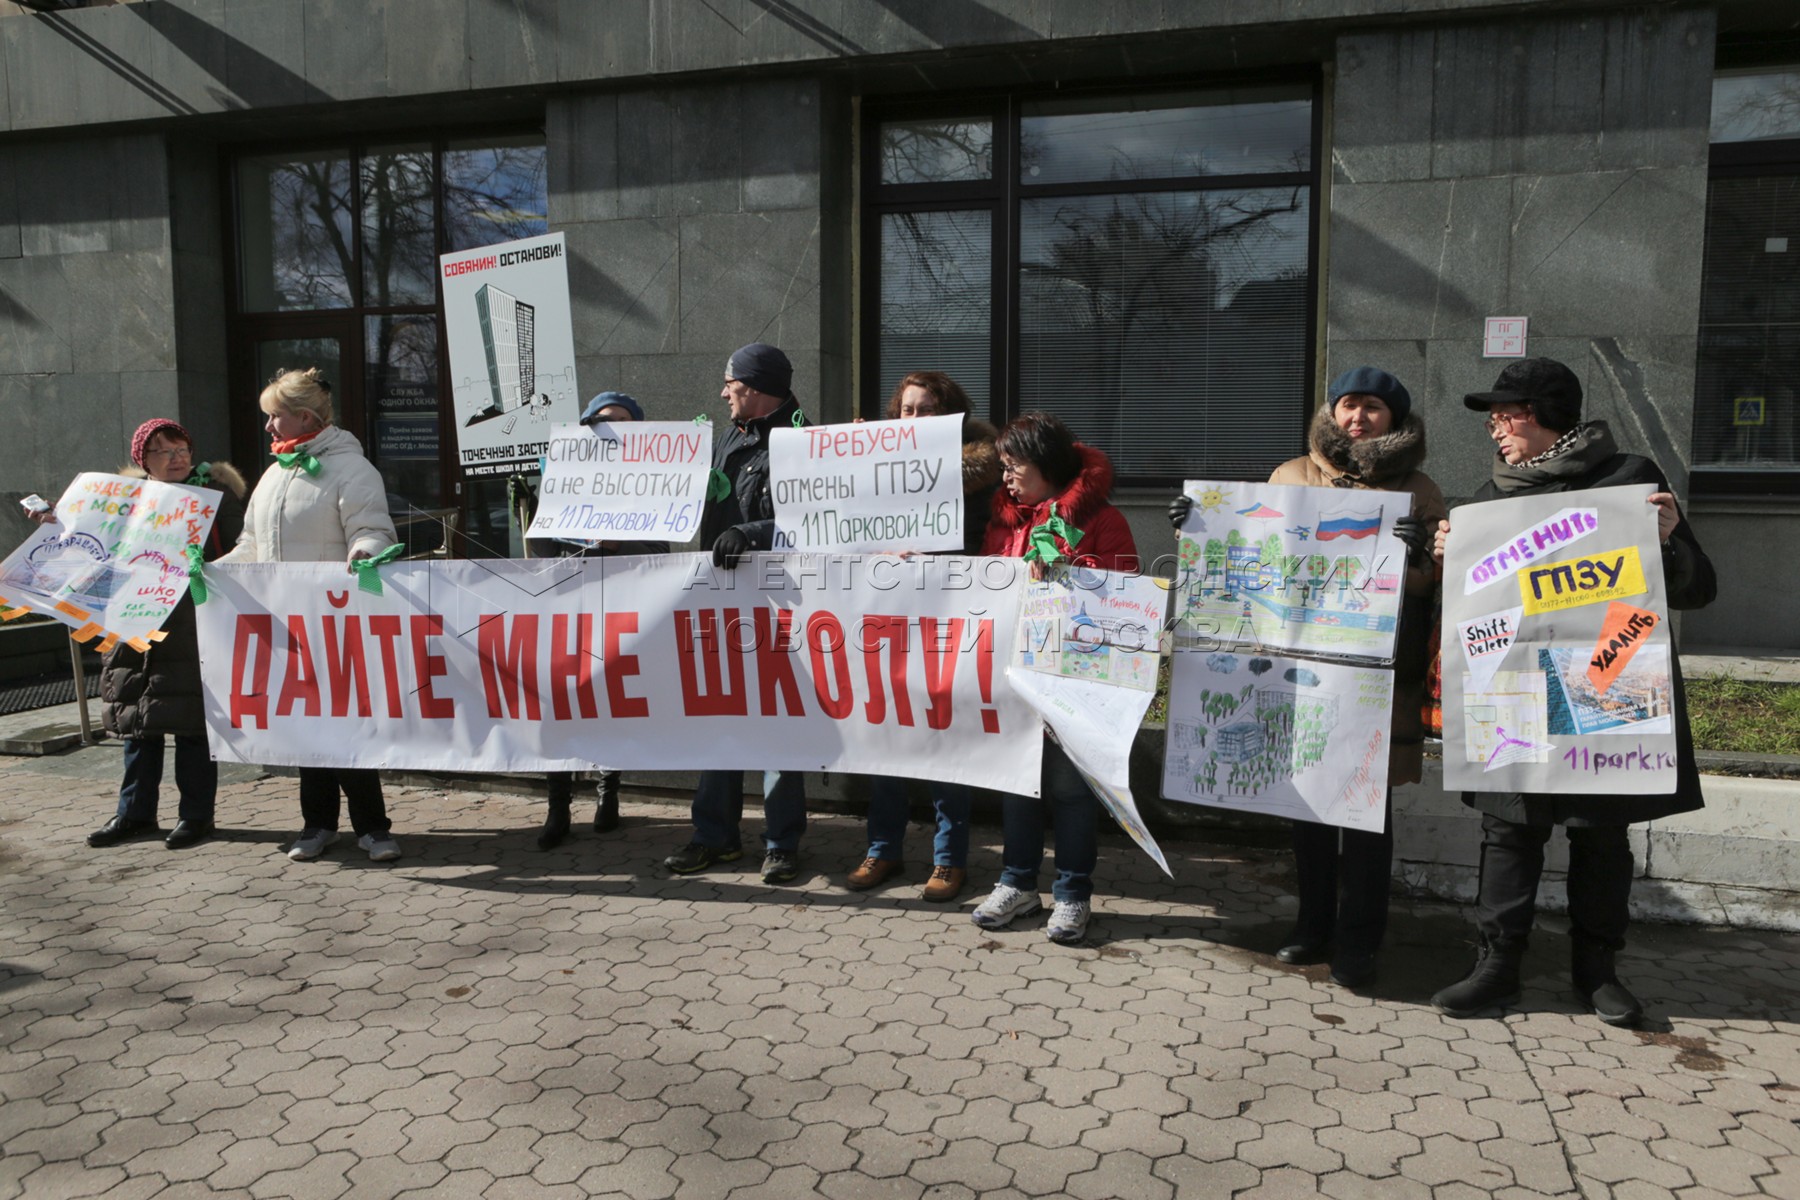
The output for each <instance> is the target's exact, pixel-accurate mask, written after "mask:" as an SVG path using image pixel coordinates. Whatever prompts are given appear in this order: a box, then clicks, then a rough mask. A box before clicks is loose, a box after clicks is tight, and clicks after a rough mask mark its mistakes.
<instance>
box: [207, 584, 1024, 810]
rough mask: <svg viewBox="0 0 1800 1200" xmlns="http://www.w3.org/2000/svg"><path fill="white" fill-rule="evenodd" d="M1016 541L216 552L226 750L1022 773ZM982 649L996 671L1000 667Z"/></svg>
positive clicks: (220, 712) (217, 746) (581, 763)
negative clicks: (793, 551)
mask: <svg viewBox="0 0 1800 1200" xmlns="http://www.w3.org/2000/svg"><path fill="white" fill-rule="evenodd" d="M1022 567H1023V564H1022V563H1021V562H1020V561H1019V560H1016V559H981V558H976V559H970V558H962V557H959V556H958V557H952V556H943V557H920V558H914V559H901V558H897V557H892V556H886V555H884V556H879V557H875V558H868V559H862V558H835V557H824V556H811V555H774V554H763V555H752V556H750V557H748V558H746V559H745V560H744V562H743V563H742V564H740V566H739V567H738V568H737V569H736V570H735V571H723V570H717V569H715V568H714V567H713V565H712V562H711V559H710V557H709V556H706V555H698V554H677V555H654V556H632V557H619V558H586V559H584V558H568V559H556V560H548V561H543V562H532V561H481V562H401V563H395V564H393V565H391V566H389V567H385V568H383V569H382V576H381V578H382V591H381V594H380V595H373V594H371V593H368V592H365V591H362V590H360V589H358V588H357V587H355V586H354V585H353V584H350V583H349V582H347V581H346V579H345V576H344V568H343V564H342V563H317V564H314V563H257V564H245V565H235V564H234V565H231V566H226V567H209V568H208V569H207V581H208V583H209V585H210V592H211V595H210V597H209V599H208V601H207V603H206V604H204V605H202V606H201V607H200V609H199V611H198V618H199V634H200V647H201V664H202V676H203V680H204V684H205V689H206V714H207V726H208V733H209V737H210V740H211V744H212V748H213V753H214V755H215V756H216V757H217V758H218V759H220V760H221V761H231V762H253V763H278V764H287V765H297V766H335V767H389V768H395V767H404V768H411V769H418V770H456V771H544V770H578V769H582V768H586V767H590V766H596V765H604V766H606V767H609V768H615V769H617V768H624V769H637V770H646V769H668V770H696V769H701V770H703V769H707V768H717V769H722V770H724V769H742V768H745V767H753V768H763V769H766V770H811V771H821V770H829V771H847V772H856V773H859V774H871V775H873V774H884V775H897V776H912V777H917V778H922V779H942V780H945V781H948V782H954V783H966V784H971V785H974V786H978V787H989V788H996V789H999V790H1003V791H1011V792H1018V793H1022V794H1025V795H1037V793H1038V776H1039V770H1040V765H1041V757H1042V743H1043V736H1042V734H1043V725H1042V724H1041V722H1039V720H1038V719H1037V717H1036V716H1035V715H1034V714H1033V712H1032V711H1031V709H1030V707H1029V706H1028V705H1027V704H1025V703H1024V701H1022V700H1021V699H1019V698H1018V697H1017V696H1016V695H1014V694H1013V692H1012V690H1011V689H1010V688H1008V687H1007V686H1006V683H1005V674H1004V670H1005V665H1006V663H1007V662H1008V661H1009V660H1010V659H1011V656H1012V637H1013V630H1014V628H1015V626H1016V624H1017V621H1018V598H1019V596H1020V595H1022V591H1023V589H1022V588H1021V587H1019V586H1018V584H1019V581H1020V579H1021V577H1022ZM996 664H998V665H999V667H1000V670H998V671H996V669H995V667H996Z"/></svg>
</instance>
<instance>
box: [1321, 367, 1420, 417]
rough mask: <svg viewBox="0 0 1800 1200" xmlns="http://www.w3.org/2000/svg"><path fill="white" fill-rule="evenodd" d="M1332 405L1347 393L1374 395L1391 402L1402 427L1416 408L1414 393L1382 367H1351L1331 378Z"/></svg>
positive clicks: (1384, 401)
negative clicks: (1413, 400) (1413, 406)
mask: <svg viewBox="0 0 1800 1200" xmlns="http://www.w3.org/2000/svg"><path fill="white" fill-rule="evenodd" d="M1328 390H1329V391H1330V393H1331V407H1332V408H1334V409H1335V408H1336V407H1337V402H1338V401H1339V400H1340V399H1342V398H1343V397H1345V396H1373V397H1375V398H1376V399H1377V400H1380V401H1381V402H1382V403H1383V404H1385V405H1387V406H1388V411H1389V412H1391V413H1393V414H1394V425H1395V426H1396V427H1398V426H1399V425H1400V424H1401V423H1402V422H1403V421H1405V420H1406V414H1408V413H1410V412H1411V411H1412V393H1411V392H1409V391H1407V390H1406V385H1405V384H1403V383H1401V382H1400V381H1399V380H1398V379H1395V378H1394V377H1393V376H1392V375H1390V374H1388V373H1387V372H1386V371H1384V370H1382V369H1381V368H1380V367H1351V368H1350V369H1349V370H1348V371H1345V372H1344V373H1343V374H1342V375H1339V376H1338V377H1337V378H1336V379H1334V380H1332V381H1331V387H1330V388H1329V389H1328Z"/></svg>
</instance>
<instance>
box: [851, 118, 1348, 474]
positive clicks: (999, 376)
mask: <svg viewBox="0 0 1800 1200" xmlns="http://www.w3.org/2000/svg"><path fill="white" fill-rule="evenodd" d="M1314 107H1315V106H1314V92H1313V87H1312V86H1311V85H1310V84H1301V85H1258V86H1246V87H1233V88H1224V89H1212V90H1192V91H1159V92H1154V93H1147V92H1138V93H1132V94H1124V95H1121V94H1107V95H1099V94H1096V95H1087V96H1076V97H1071V96H1066V95H1060V96H1055V97H1033V96H1007V97H1001V98H988V99H983V100H980V101H971V102H968V103H963V104H949V105H942V104H940V105H937V106H935V107H934V108H931V109H925V108H916V107H911V108H909V107H896V106H888V107H877V106H873V105H872V106H871V107H870V109H869V118H868V125H867V128H866V129H865V138H864V144H865V146H866V151H865V161H864V165H863V170H864V196H865V197H866V205H865V213H864V226H863V227H864V239H865V241H864V247H863V249H864V253H863V262H864V263H865V264H870V265H871V267H872V269H871V270H869V271H868V272H867V273H866V276H865V279H866V282H865V292H864V297H863V309H864V327H863V344H864V355H863V363H862V372H861V378H862V397H863V402H862V409H863V412H864V414H865V415H874V414H875V413H876V412H877V411H879V409H880V407H881V405H882V404H883V403H884V402H885V400H886V398H887V396H888V394H889V393H890V392H891V391H892V390H893V388H894V386H895V384H896V383H897V382H898V381H899V379H900V378H901V377H902V376H904V375H905V374H906V373H907V372H909V371H915V370H942V371H947V372H948V373H950V374H951V375H952V376H954V377H955V378H956V379H957V381H958V382H960V383H961V384H962V385H963V387H964V388H965V389H967V390H968V392H969V394H970V396H971V397H972V398H973V399H974V401H975V403H976V405H977V407H978V408H979V409H984V410H985V411H986V412H987V413H988V414H989V415H990V416H992V417H993V418H994V419H995V420H1004V419H1005V418H1007V417H1010V416H1013V415H1015V414H1017V413H1019V412H1022V411H1026V410H1030V409H1043V410H1046V411H1049V412H1053V413H1055V414H1056V415H1058V416H1060V417H1062V418H1063V420H1064V421H1066V422H1067V423H1068V424H1069V426H1070V428H1072V429H1073V430H1074V431H1075V433H1076V435H1077V436H1078V437H1080V438H1081V439H1082V440H1084V441H1088V442H1092V443H1094V444H1095V445H1098V446H1100V447H1101V448H1103V449H1105V450H1106V451H1107V452H1108V453H1109V454H1110V455H1111V456H1112V458H1113V463H1114V467H1115V469H1116V470H1117V472H1118V475H1119V478H1120V479H1121V481H1123V482H1133V483H1146V484H1148V483H1166V482H1169V481H1171V480H1176V479H1180V478H1182V477H1183V476H1192V475H1195V474H1200V475H1211V476H1216V477H1224V478H1229V477H1253V476H1256V475H1266V474H1267V473H1268V471H1269V470H1270V468H1272V467H1273V466H1275V465H1276V464H1277V463H1280V462H1282V461H1283V460H1285V459H1287V458H1290V457H1292V456H1293V454H1294V452H1295V448H1296V447H1298V446H1301V445H1303V444H1304V441H1305V437H1304V430H1305V423H1306V418H1307V409H1308V397H1309V394H1310V388H1309V381H1310V379H1311V372H1312V367H1311V352H1312V336H1311V330H1312V316H1311V314H1312V311H1313V300H1312V283H1311V280H1312V263H1313V244H1314V214H1313V194H1314V186H1315V183H1316V165H1315V154H1314V141H1315V137H1316V134H1315V127H1314Z"/></svg>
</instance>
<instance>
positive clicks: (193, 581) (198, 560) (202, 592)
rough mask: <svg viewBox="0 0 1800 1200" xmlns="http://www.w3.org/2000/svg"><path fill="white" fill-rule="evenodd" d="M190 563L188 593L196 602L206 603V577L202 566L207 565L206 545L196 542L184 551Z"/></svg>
mask: <svg viewBox="0 0 1800 1200" xmlns="http://www.w3.org/2000/svg"><path fill="white" fill-rule="evenodd" d="M183 553H184V554H186V555H187V564H188V595H190V596H192V597H193V598H194V603H195V604H205V603H206V579H205V577H204V576H202V575H201V573H200V568H201V567H203V566H205V565H206V547H204V546H202V545H200V544H199V543H198V542H195V543H194V544H193V545H191V546H188V547H187V548H186V549H185V550H184V551H183Z"/></svg>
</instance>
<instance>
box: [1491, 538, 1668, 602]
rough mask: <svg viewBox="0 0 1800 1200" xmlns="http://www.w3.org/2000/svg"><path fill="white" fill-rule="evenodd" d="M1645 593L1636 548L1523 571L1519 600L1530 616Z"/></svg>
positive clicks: (1520, 578)
mask: <svg viewBox="0 0 1800 1200" xmlns="http://www.w3.org/2000/svg"><path fill="white" fill-rule="evenodd" d="M1643 591H1644V564H1643V563H1642V562H1640V561H1639V560H1638V552H1637V547H1636V546H1624V547H1621V548H1620V549H1617V550H1601V551H1599V552H1597V553H1594V554H1584V555H1582V556H1581V557H1579V558H1565V559H1563V560H1562V561H1561V562H1553V563H1543V564H1542V565H1539V566H1527V567H1521V568H1519V599H1520V600H1522V601H1523V602H1524V604H1525V611H1526V613H1527V614H1533V613H1544V612H1556V611H1557V610H1559V609H1564V608H1580V607H1581V606H1582V605H1584V604H1602V603H1606V602H1608V601H1612V600H1618V599H1622V598H1623V597H1626V596H1636V595H1639V594H1641V593H1642V592H1643Z"/></svg>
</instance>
